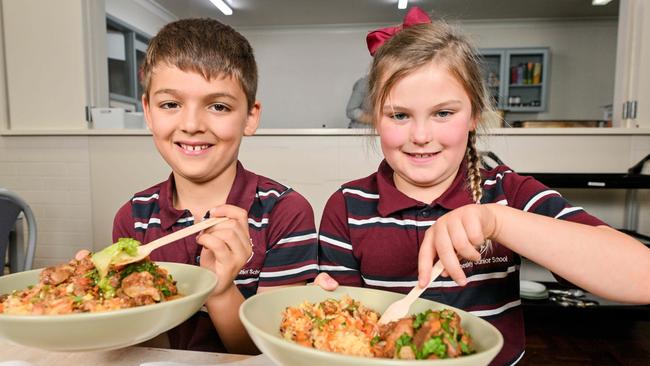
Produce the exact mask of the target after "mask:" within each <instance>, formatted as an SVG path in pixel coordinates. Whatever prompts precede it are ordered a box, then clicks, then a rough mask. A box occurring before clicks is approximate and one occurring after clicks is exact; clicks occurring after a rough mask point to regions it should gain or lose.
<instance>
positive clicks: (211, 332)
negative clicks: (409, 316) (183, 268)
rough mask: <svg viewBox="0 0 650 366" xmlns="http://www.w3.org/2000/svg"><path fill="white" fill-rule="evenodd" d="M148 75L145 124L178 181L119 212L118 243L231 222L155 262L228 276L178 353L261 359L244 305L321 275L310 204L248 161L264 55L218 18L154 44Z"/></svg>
mask: <svg viewBox="0 0 650 366" xmlns="http://www.w3.org/2000/svg"><path fill="white" fill-rule="evenodd" d="M142 76H143V86H144V91H145V92H144V95H143V96H142V105H143V109H144V116H145V119H146V122H147V125H148V127H149V129H150V130H151V133H152V135H153V140H154V143H155V145H156V148H157V149H158V151H159V152H160V155H161V156H162V157H163V158H164V159H165V161H166V162H167V163H168V164H169V166H170V167H171V168H172V173H171V175H170V177H169V179H168V180H167V181H164V182H162V183H159V184H157V185H155V186H153V187H151V188H149V189H146V190H144V191H142V192H140V193H136V194H135V195H134V197H133V198H132V199H131V200H130V201H129V202H127V203H126V204H124V206H122V207H121V208H120V210H119V211H118V212H117V214H116V216H115V221H114V225H113V239H114V240H115V241H116V240H117V239H118V238H120V237H132V238H135V239H137V240H139V241H141V242H142V243H147V242H150V241H152V240H155V239H157V238H159V237H161V236H163V235H166V234H169V233H171V232H173V231H177V230H179V229H182V228H183V227H186V226H189V225H192V224H193V223H194V222H195V221H200V220H201V219H202V218H204V217H207V216H212V217H217V216H223V217H228V218H230V219H231V220H228V221H227V222H225V223H222V224H219V225H216V226H213V227H212V228H210V229H208V230H205V231H204V232H202V233H199V234H198V235H196V236H190V237H188V238H185V239H182V240H179V241H177V242H176V243H173V244H170V245H167V246H165V247H163V248H160V249H158V250H156V251H154V252H153V253H152V254H151V259H152V260H154V261H172V262H181V263H188V264H198V265H201V266H202V267H206V268H208V269H210V270H212V271H214V272H215V273H216V274H217V277H218V278H219V282H218V284H217V287H216V288H215V290H214V291H213V293H212V294H211V295H210V296H209V297H208V300H207V301H206V304H205V308H207V313H205V312H199V313H197V314H195V315H194V316H193V317H192V318H190V319H189V320H188V321H186V322H185V323H183V324H181V325H180V326H178V327H176V328H174V329H172V330H171V331H169V332H168V335H169V340H170V346H171V347H172V348H180V349H191V350H201V351H214V352H218V351H221V352H223V351H226V350H227V351H229V352H235V353H252V352H255V347H254V345H253V343H252V341H251V340H250V338H249V337H248V335H247V333H246V331H245V329H244V327H243V325H242V324H241V322H240V321H239V316H238V310H239V306H240V305H241V303H242V302H243V301H244V299H245V298H246V297H249V296H252V295H253V294H255V293H256V292H262V291H265V290H268V289H270V288H272V287H277V286H285V285H296V284H304V283H305V282H306V281H307V280H310V279H312V278H314V277H315V275H316V273H317V269H318V266H317V243H316V230H315V225H314V216H313V211H312V208H311V206H310V205H309V203H308V202H307V201H306V200H305V199H304V198H303V197H302V196H301V195H299V194H298V193H296V192H295V191H293V190H292V189H291V188H288V187H285V186H283V185H281V184H279V183H276V182H274V181H272V180H270V179H268V178H265V177H262V176H258V175H256V174H254V173H252V172H249V171H247V170H245V169H244V168H243V166H242V165H241V163H239V162H238V160H237V155H238V151H239V146H240V143H241V140H242V136H250V135H253V134H254V133H255V130H256V129H257V126H258V121H259V115H260V107H261V105H260V103H259V102H258V101H256V100H255V93H256V89H257V66H256V63H255V58H254V56H253V50H252V48H251V46H250V44H249V43H248V41H247V40H246V39H245V38H244V37H243V36H241V35H240V34H239V33H237V32H236V31H235V30H233V29H232V28H231V27H229V26H227V25H224V24H221V23H220V22H218V21H216V20H213V19H183V20H179V21H176V22H173V23H170V24H168V25H166V26H165V27H163V28H162V29H161V30H160V32H159V33H158V34H157V35H156V36H155V37H154V38H153V39H152V40H151V43H150V44H149V48H148V50H147V55H146V59H145V61H144V64H143V67H142ZM219 339H220V340H221V342H223V345H221V342H219ZM224 346H225V349H224Z"/></svg>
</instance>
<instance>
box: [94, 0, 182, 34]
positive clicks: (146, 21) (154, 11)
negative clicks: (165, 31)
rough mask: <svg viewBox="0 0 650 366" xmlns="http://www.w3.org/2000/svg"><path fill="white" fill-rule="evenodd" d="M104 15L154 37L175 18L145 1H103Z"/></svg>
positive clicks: (150, 2)
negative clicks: (104, 3) (104, 6)
mask: <svg viewBox="0 0 650 366" xmlns="http://www.w3.org/2000/svg"><path fill="white" fill-rule="evenodd" d="M104 1H105V2H106V14H108V15H110V16H113V17H115V18H117V19H119V20H120V21H122V22H124V23H126V24H128V25H129V26H131V27H132V28H134V29H136V30H138V31H140V32H142V33H144V34H147V35H149V36H152V37H153V36H154V35H155V34H156V33H158V30H160V28H162V27H163V26H164V25H165V24H167V23H169V22H171V21H174V20H176V19H177V17H176V16H175V15H173V14H171V13H169V12H168V11H167V10H165V9H164V8H162V7H160V6H158V5H156V4H155V3H154V2H152V1H147V0H104Z"/></svg>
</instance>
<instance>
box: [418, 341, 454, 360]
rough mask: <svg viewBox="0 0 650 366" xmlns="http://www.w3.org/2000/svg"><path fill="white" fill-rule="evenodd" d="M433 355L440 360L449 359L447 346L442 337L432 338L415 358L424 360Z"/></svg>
mask: <svg viewBox="0 0 650 366" xmlns="http://www.w3.org/2000/svg"><path fill="white" fill-rule="evenodd" d="M432 354H433V355H436V356H437V357H438V358H447V345H445V343H444V342H443V341H442V338H441V337H432V338H430V339H429V340H427V341H426V342H424V344H423V345H422V349H421V350H420V351H419V352H416V354H415V358H416V359H418V360H424V359H427V358H428V357H429V356H431V355H432Z"/></svg>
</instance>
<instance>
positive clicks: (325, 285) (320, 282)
mask: <svg viewBox="0 0 650 366" xmlns="http://www.w3.org/2000/svg"><path fill="white" fill-rule="evenodd" d="M314 285H317V286H320V287H321V288H322V289H323V290H327V291H334V290H336V288H337V287H339V283H338V282H336V280H335V279H333V278H332V277H331V276H330V275H329V274H327V273H325V272H323V273H319V274H318V276H316V278H315V279H314Z"/></svg>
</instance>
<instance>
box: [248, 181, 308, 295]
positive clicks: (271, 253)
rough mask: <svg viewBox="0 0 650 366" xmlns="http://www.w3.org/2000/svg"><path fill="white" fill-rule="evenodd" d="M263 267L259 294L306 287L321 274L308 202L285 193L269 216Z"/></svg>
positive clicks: (297, 196)
mask: <svg viewBox="0 0 650 366" xmlns="http://www.w3.org/2000/svg"><path fill="white" fill-rule="evenodd" d="M267 240H268V244H267V248H266V251H267V252H266V257H265V259H264V265H263V267H262V269H261V272H260V274H259V283H258V290H257V291H258V292H264V291H266V290H268V289H273V288H278V287H284V286H295V285H303V284H305V283H306V282H307V281H311V280H313V279H314V278H315V277H316V275H317V274H318V243H317V234H316V226H315V224H314V211H313V209H312V208H311V205H310V204H309V202H307V200H306V199H305V198H304V197H303V196H301V195H300V194H299V193H297V192H295V191H293V190H291V191H287V192H285V193H284V194H283V195H282V196H281V197H280V199H279V200H278V202H277V203H276V204H275V206H274V207H273V209H272V210H271V213H270V214H269V228H268V235H267Z"/></svg>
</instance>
